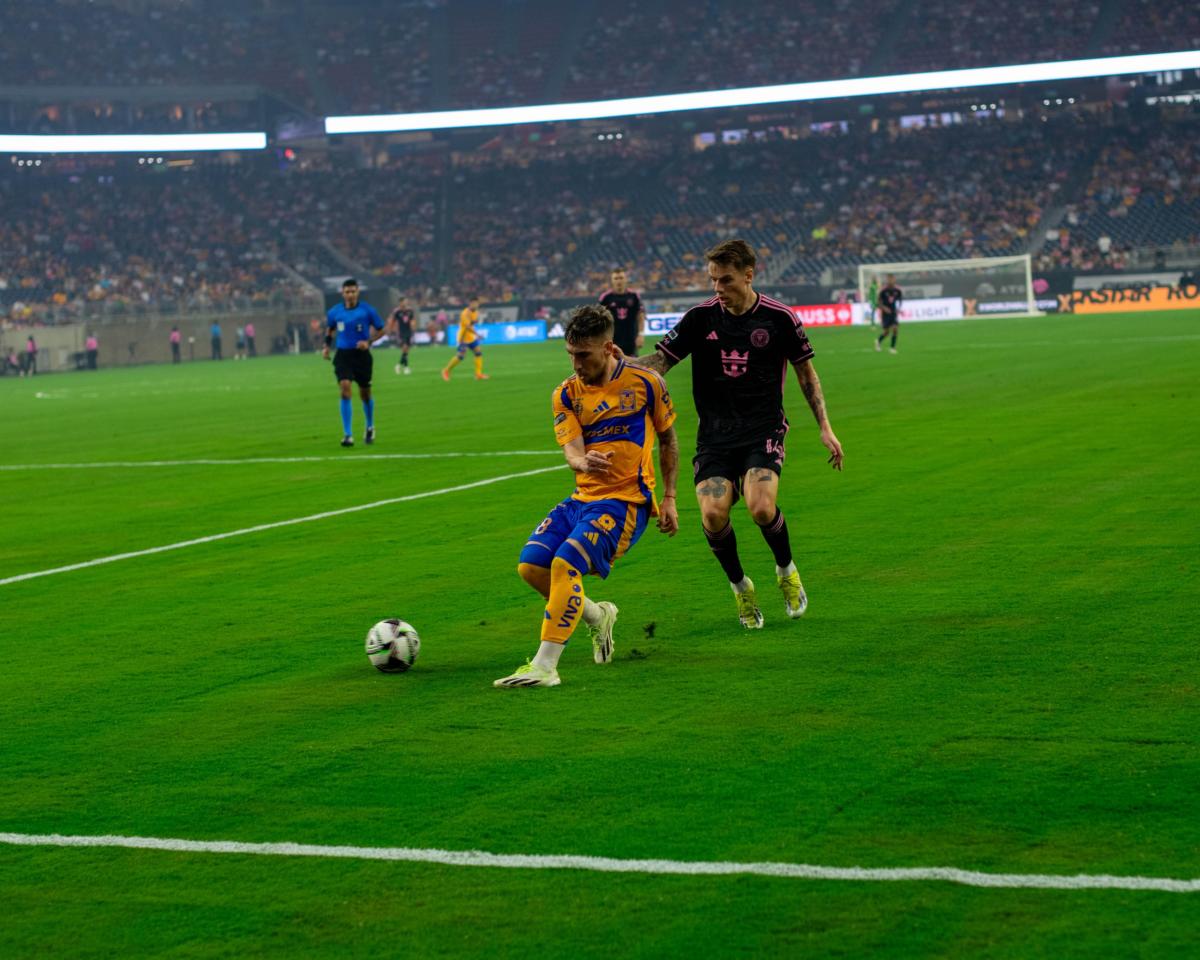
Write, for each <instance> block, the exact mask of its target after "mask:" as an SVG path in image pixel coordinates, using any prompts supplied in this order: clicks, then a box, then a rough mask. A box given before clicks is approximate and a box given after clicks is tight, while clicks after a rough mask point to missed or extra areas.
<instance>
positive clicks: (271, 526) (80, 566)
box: [0, 463, 566, 586]
mask: <svg viewBox="0 0 1200 960" xmlns="http://www.w3.org/2000/svg"><path fill="white" fill-rule="evenodd" d="M565 466H566V464H565V463H557V464H555V465H554V466H552V467H539V468H538V469H536V470H524V471H522V472H521V473H506V474H504V475H503V476H499V477H488V478H487V479H486V480H476V481H474V482H473V483H462V484H459V485H458V486H455V487H443V488H442V489H440V490H426V491H425V492H424V493H410V494H408V495H406V496H403V497H389V498H388V499H387V500H376V501H375V502H374V503H361V504H358V505H357V506H354V507H343V508H341V509H340V510H326V511H325V512H323V513H314V514H311V515H309V516H307V517H293V518H292V519H290V520H277V521H275V522H273V523H260V524H258V525H256V526H253V527H245V528H243V529H241V530H230V531H228V532H226V533H214V534H212V535H210V536H207V537H196V538H195V539H193V540H181V541H179V542H178V543H168V544H165V545H164V546H161V547H149V548H148V549H146V550H133V551H131V552H129V553H117V554H114V555H113V556H111V557H99V558H98V559H95V560H85V561H83V562H81V563H71V564H68V565H67V566H65V567H53V568H52V569H49V570H35V571H34V572H32V573H20V574H17V575H16V576H13V577H4V578H3V579H0V586H5V585H7V584H10V583H20V582H21V581H22V580H35V579H37V578H38V577H49V576H53V575H54V574H56V573H70V572H71V571H72V570H84V569H86V568H88V567H98V566H101V565H102V564H105V563H116V562H117V561H118V560H132V559H133V558H134V557H148V556H150V555H151V554H155V553H166V552H167V551H169V550H182V549H183V548H184V547H195V546H199V545H200V544H203V543H215V542H216V541H218V540H228V539H229V538H230V537H244V536H246V535H247V534H250V533H261V532H263V531H264V530H277V529H278V528H280V527H291V526H295V525H296V524H298V523H311V522H313V521H314V520H327V519H328V518H330V517H340V516H344V515H346V514H348V513H360V512H361V511H363V510H374V509H375V508H376V507H387V506H391V505H392V504H394V503H407V502H408V501H410V500H424V499H426V498H428V497H440V496H443V495H445V494H448V493H459V492H460V491H463V490H474V489H476V488H478V487H486V486H490V485H491V484H493V483H503V482H504V481H505V480H518V479H520V478H521V477H534V476H537V475H538V474H539V473H549V472H550V471H552V470H562V469H563V468H564V467H565Z"/></svg>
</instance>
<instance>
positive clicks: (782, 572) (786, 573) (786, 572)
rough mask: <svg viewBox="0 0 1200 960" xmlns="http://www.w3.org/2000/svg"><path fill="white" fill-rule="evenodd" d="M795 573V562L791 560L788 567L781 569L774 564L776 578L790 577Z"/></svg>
mask: <svg viewBox="0 0 1200 960" xmlns="http://www.w3.org/2000/svg"><path fill="white" fill-rule="evenodd" d="M795 572H796V561H795V560H792V561H791V562H790V563H788V565H787V566H786V567H781V566H780V565H779V564H775V576H777V577H790V576H791V575H792V574H793V573H795Z"/></svg>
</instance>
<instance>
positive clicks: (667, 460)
mask: <svg viewBox="0 0 1200 960" xmlns="http://www.w3.org/2000/svg"><path fill="white" fill-rule="evenodd" d="M658 466H659V469H660V470H661V471H662V479H663V495H662V503H661V504H660V505H659V509H658V529H659V530H661V531H662V532H663V533H665V534H666V535H667V536H668V537H673V536H675V534H676V533H677V532H678V531H679V509H678V504H677V502H676V498H675V484H676V482H677V481H678V479H679V437H677V436H676V435H675V428H674V427H673V426H672V427H667V429H666V430H663V431H662V432H661V433H659V434H658Z"/></svg>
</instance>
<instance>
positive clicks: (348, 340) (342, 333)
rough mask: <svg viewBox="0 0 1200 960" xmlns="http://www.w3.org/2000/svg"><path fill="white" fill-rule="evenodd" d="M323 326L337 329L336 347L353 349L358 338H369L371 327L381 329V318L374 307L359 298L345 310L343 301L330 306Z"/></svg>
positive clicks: (356, 344)
mask: <svg viewBox="0 0 1200 960" xmlns="http://www.w3.org/2000/svg"><path fill="white" fill-rule="evenodd" d="M325 326H326V327H328V328H329V329H330V330H332V329H334V328H336V329H337V348H338V349H339V350H353V349H354V348H355V347H356V346H358V341H359V340H370V339H371V327H374V328H375V329H376V330H382V329H383V319H382V318H381V317H380V316H379V314H378V313H376V312H375V308H374V307H372V306H371V305H370V304H369V303H363V302H362V301H361V300H360V301H359V304H358V306H357V307H355V308H354V309H353V310H347V309H346V305H345V304H344V303H339V304H338V305H337V306H336V307H330V308H329V313H327V314H326V315H325Z"/></svg>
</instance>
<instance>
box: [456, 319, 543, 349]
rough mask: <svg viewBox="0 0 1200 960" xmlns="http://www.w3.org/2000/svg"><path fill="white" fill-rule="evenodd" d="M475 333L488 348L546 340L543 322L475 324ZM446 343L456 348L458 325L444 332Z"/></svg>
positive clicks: (520, 321)
mask: <svg viewBox="0 0 1200 960" xmlns="http://www.w3.org/2000/svg"><path fill="white" fill-rule="evenodd" d="M475 332H476V333H478V334H479V336H480V338H481V339H482V340H483V342H484V343H485V344H487V345H489V346H492V345H495V344H497V343H534V342H536V341H540V340H545V339H546V321H545V320H518V321H516V322H515V323H477V324H475ZM446 343H448V344H449V345H450V346H452V347H457V346H458V325H457V324H456V325H454V326H452V327H450V328H449V329H448V330H447V331H446Z"/></svg>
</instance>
